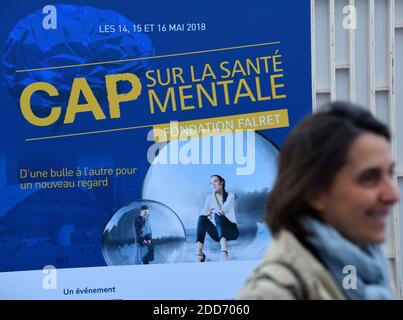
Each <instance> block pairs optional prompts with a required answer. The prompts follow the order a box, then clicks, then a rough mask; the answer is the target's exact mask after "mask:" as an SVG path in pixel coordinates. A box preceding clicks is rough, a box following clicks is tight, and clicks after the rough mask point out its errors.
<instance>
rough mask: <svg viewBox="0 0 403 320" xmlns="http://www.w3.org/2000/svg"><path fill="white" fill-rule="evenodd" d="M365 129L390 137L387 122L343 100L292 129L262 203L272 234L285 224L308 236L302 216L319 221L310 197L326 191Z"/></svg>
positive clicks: (387, 138)
mask: <svg viewBox="0 0 403 320" xmlns="http://www.w3.org/2000/svg"><path fill="white" fill-rule="evenodd" d="M365 132H369V133H374V134H376V135H380V136H382V137H384V138H385V139H386V140H388V141H390V133H389V130H388V128H387V126H386V125H385V124H383V123H381V122H380V121H378V120H377V119H375V118H374V117H373V116H372V115H371V113H370V112H368V111H367V110H365V109H363V108H361V107H359V106H357V105H353V104H350V103H346V102H334V103H330V104H328V105H326V106H324V107H323V108H321V109H320V110H319V111H318V112H316V113H314V114H312V115H310V116H308V117H306V118H305V119H304V120H303V121H301V122H300V123H299V124H298V125H297V126H296V127H295V128H294V130H293V131H292V132H291V134H290V135H289V136H288V138H287V139H286V141H285V143H284V145H283V148H282V150H281V152H280V156H279V168H278V174H277V179H276V182H275V184H274V187H273V190H272V191H271V192H270V194H269V196H268V200H267V205H266V222H267V223H268V225H269V226H270V229H271V231H272V232H273V234H276V233H278V232H279V231H280V230H281V229H283V228H284V229H287V230H289V231H290V232H292V233H293V234H294V235H295V236H297V237H299V238H302V237H304V236H305V235H306V234H307V232H306V231H305V230H304V229H303V228H302V226H301V224H300V222H299V221H300V218H301V216H303V215H311V216H313V217H315V218H317V219H319V216H318V215H317V213H316V212H315V210H314V209H313V208H312V207H311V206H310V205H309V199H312V197H313V196H315V195H317V194H319V193H321V192H326V191H328V190H329V189H330V187H331V185H332V183H333V181H334V178H335V176H336V174H337V173H338V171H339V170H340V169H341V168H342V167H343V166H344V165H345V163H346V158H347V154H348V151H349V149H350V146H351V144H352V143H353V141H354V140H355V139H356V138H357V137H358V136H360V135H361V134H363V133H365Z"/></svg>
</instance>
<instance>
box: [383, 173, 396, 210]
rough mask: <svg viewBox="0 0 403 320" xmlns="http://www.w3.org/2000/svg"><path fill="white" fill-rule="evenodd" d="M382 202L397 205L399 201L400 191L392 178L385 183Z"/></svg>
mask: <svg viewBox="0 0 403 320" xmlns="http://www.w3.org/2000/svg"><path fill="white" fill-rule="evenodd" d="M382 200H383V201H385V202H387V203H388V204H395V203H396V202H398V201H399V190H398V188H397V185H396V183H395V181H394V180H393V179H392V178H388V179H387V181H386V182H385V183H384V187H383V190H382Z"/></svg>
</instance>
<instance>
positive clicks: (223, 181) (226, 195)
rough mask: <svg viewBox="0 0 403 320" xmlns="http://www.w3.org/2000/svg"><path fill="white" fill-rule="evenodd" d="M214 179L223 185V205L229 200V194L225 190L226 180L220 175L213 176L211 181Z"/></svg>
mask: <svg viewBox="0 0 403 320" xmlns="http://www.w3.org/2000/svg"><path fill="white" fill-rule="evenodd" d="M212 177H217V178H218V180H219V181H220V182H221V183H222V203H224V202H225V201H227V198H228V192H227V190H225V179H224V178H223V177H221V176H220V175H218V174H213V175H212V176H211V177H210V179H211V178H212Z"/></svg>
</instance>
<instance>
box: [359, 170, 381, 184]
mask: <svg viewBox="0 0 403 320" xmlns="http://www.w3.org/2000/svg"><path fill="white" fill-rule="evenodd" d="M378 179H379V173H378V172H377V171H373V170H371V171H369V172H364V173H363V174H362V175H360V177H359V182H360V183H362V184H365V185H371V184H375V183H376V182H377V181H378Z"/></svg>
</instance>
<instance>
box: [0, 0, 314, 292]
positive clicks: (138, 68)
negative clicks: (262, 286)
mask: <svg viewBox="0 0 403 320" xmlns="http://www.w3.org/2000/svg"><path fill="white" fill-rule="evenodd" d="M0 6H1V12H2V19H1V20H2V21H1V25H0V28H1V29H0V43H1V45H2V51H1V82H2V85H1V87H0V99H1V108H2V116H1V117H0V121H1V126H0V128H1V131H2V134H1V135H0V139H1V140H0V141H1V142H0V143H1V149H0V197H1V198H2V201H1V202H0V288H2V289H0V298H6V299H7V298H16V299H19V298H45V299H81V298H85V299H93V298H101V299H175V298H177V299H232V298H233V297H234V296H235V294H236V291H237V290H238V289H239V288H240V286H241V285H242V283H243V282H244V281H245V278H246V276H247V274H248V273H249V272H250V271H251V270H252V269H253V267H254V266H255V265H256V264H257V263H258V261H259V259H260V258H261V257H262V256H263V255H264V253H265V251H266V249H267V247H268V246H269V245H270V241H271V233H270V230H268V228H267V227H266V225H265V223H264V210H265V200H266V195H267V193H268V192H270V190H271V188H272V186H273V183H274V180H275V177H276V170H277V157H278V153H279V151H280V150H281V146H282V144H283V142H284V139H285V138H286V136H287V135H288V133H289V132H290V130H291V129H292V128H293V126H295V124H296V123H297V122H298V121H299V120H300V119H301V118H302V117H304V116H305V115H307V114H308V113H310V112H311V108H312V103H311V101H312V93H311V40H310V2H309V1H263V0H262V1H257V0H251V1H248V2H234V1H211V0H206V1H201V2H193V1H177V0H175V1H150V2H146V1H143V2H137V1H131V2H130V1H121V0H114V1H67V0H66V1H64V2H63V3H55V4H49V3H48V2H45V1H29V2H28V1H13V2H3V3H2V4H1V5H0ZM3 289H4V290H3Z"/></svg>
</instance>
